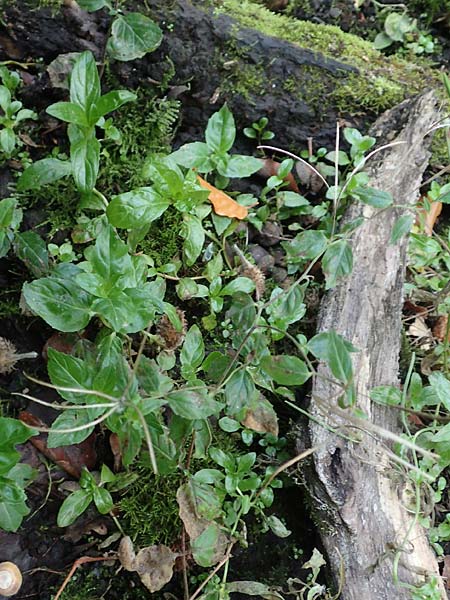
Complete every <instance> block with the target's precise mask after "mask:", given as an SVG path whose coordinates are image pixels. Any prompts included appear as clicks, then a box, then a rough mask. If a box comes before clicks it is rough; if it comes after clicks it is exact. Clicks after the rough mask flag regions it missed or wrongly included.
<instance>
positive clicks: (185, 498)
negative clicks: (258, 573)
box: [177, 483, 229, 565]
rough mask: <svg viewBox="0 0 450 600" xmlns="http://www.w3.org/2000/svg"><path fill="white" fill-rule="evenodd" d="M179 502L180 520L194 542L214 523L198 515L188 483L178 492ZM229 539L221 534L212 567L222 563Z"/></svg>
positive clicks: (212, 559)
mask: <svg viewBox="0 0 450 600" xmlns="http://www.w3.org/2000/svg"><path fill="white" fill-rule="evenodd" d="M177 502H178V506H179V515H180V519H181V520H182V521H183V525H184V528H185V529H186V533H187V534H188V536H189V539H190V540H191V543H192V542H194V540H196V539H197V538H198V537H199V536H200V535H201V534H202V533H203V532H204V531H205V530H206V529H207V528H208V527H209V526H210V525H211V523H213V521H208V520H207V519H204V518H203V517H200V516H199V515H198V514H197V510H196V502H195V498H194V494H193V491H192V488H191V486H190V485H189V484H188V483H186V484H184V485H181V486H180V487H179V488H178V490H177ZM228 543H229V539H228V538H227V536H226V535H225V534H224V533H222V532H220V533H219V536H218V539H217V542H216V547H215V551H214V554H213V556H212V558H211V565H213V564H217V563H218V562H220V561H221V560H222V559H223V558H224V556H225V554H226V551H227V546H228Z"/></svg>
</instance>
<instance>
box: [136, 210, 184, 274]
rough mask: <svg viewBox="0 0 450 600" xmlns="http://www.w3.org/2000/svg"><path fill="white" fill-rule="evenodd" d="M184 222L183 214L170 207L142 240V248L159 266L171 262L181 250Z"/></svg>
mask: <svg viewBox="0 0 450 600" xmlns="http://www.w3.org/2000/svg"><path fill="white" fill-rule="evenodd" d="M182 223H183V216H182V214H181V213H180V212H179V211H177V210H176V209H174V208H168V209H167V210H166V212H165V213H164V214H163V216H162V217H161V218H160V219H158V220H157V221H156V222H155V223H153V224H152V226H151V227H150V229H149V231H148V233H147V235H146V236H145V238H144V240H142V242H140V244H139V246H140V249H141V250H142V251H143V252H144V253H145V254H147V256H150V258H152V259H153V260H154V262H155V265H156V266H157V267H158V266H161V265H164V264H166V263H168V262H170V261H171V260H173V258H174V256H176V255H177V254H178V253H179V252H180V249H181V239H180V237H179V233H180V229H181V226H182Z"/></svg>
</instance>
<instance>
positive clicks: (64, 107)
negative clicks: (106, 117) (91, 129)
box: [47, 102, 89, 127]
mask: <svg viewBox="0 0 450 600" xmlns="http://www.w3.org/2000/svg"><path fill="white" fill-rule="evenodd" d="M47 112H48V114H49V115H51V116H52V117H55V118H56V119H59V120H60V121H65V122H66V123H75V125H80V127H86V126H87V125H88V124H89V123H88V120H87V118H86V113H85V111H84V110H83V108H82V107H81V106H80V105H79V104H75V103H74V102H56V103H55V104H51V105H50V106H49V107H48V108H47Z"/></svg>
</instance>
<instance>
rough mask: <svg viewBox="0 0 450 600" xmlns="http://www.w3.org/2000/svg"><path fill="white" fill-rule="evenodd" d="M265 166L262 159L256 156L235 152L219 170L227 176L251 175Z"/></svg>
mask: <svg viewBox="0 0 450 600" xmlns="http://www.w3.org/2000/svg"><path fill="white" fill-rule="evenodd" d="M262 167H263V164H262V162H261V159H259V158H255V157H254V156H244V155H241V154H233V156H230V158H229V159H228V160H227V161H226V163H225V164H224V165H223V166H220V165H219V166H218V167H217V170H218V171H219V173H220V174H221V175H224V176H225V177H250V176H251V175H253V174H254V173H256V172H257V171H259V170H260V169H261V168H262Z"/></svg>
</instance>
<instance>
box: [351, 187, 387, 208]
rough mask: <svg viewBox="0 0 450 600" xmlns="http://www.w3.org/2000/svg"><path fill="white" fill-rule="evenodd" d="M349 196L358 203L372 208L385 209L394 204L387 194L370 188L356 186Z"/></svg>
mask: <svg viewBox="0 0 450 600" xmlns="http://www.w3.org/2000/svg"><path fill="white" fill-rule="evenodd" d="M351 195H352V196H354V197H355V198H357V199H358V200H359V201H360V202H363V203H364V204H368V205H369V206H373V207H374V208H386V207H387V206H391V205H392V203H393V202H394V199H393V198H392V196H391V194H390V193H389V192H383V191H382V190H377V189H375V188H372V187H366V186H364V187H363V186H358V187H355V188H354V189H353V190H352V192H351Z"/></svg>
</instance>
